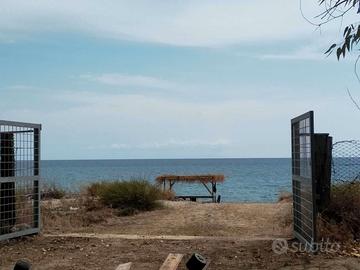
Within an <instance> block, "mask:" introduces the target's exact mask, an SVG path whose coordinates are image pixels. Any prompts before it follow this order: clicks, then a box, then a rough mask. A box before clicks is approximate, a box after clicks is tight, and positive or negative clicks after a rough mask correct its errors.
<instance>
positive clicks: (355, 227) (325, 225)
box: [319, 181, 360, 241]
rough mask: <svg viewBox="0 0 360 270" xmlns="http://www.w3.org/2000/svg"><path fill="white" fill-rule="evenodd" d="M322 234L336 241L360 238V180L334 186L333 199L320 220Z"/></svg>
mask: <svg viewBox="0 0 360 270" xmlns="http://www.w3.org/2000/svg"><path fill="white" fill-rule="evenodd" d="M319 231H320V234H321V236H323V237H326V238H331V239H334V240H336V241H348V240H359V239H360V182H359V181H353V182H347V183H341V184H337V185H335V186H333V188H332V190H331V200H330V204H329V206H328V207H327V209H326V210H325V211H324V212H323V213H321V216H320V220H319Z"/></svg>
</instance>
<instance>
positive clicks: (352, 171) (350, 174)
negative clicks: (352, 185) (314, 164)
mask: <svg viewBox="0 0 360 270" xmlns="http://www.w3.org/2000/svg"><path fill="white" fill-rule="evenodd" d="M332 157H333V160H332V163H333V164H332V174H331V178H332V181H333V182H353V181H360V141H356V140H349V141H340V142H336V143H334V144H333V149H332Z"/></svg>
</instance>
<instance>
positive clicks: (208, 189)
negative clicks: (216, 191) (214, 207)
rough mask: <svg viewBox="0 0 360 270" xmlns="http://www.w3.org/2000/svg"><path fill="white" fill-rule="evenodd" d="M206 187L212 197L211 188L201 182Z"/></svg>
mask: <svg viewBox="0 0 360 270" xmlns="http://www.w3.org/2000/svg"><path fill="white" fill-rule="evenodd" d="M201 183H202V184H203V185H204V187H205V188H206V189H207V191H209V193H210V195H211V196H212V191H211V190H210V188H209V187H208V186H207V185H206V184H205V183H204V182H201Z"/></svg>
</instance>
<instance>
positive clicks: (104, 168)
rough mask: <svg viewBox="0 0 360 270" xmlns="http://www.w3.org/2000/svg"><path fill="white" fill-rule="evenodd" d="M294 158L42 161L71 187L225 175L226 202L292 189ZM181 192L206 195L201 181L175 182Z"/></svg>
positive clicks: (48, 174)
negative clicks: (138, 179)
mask: <svg viewBox="0 0 360 270" xmlns="http://www.w3.org/2000/svg"><path fill="white" fill-rule="evenodd" d="M290 163H291V159H275V158H273V159H167V160H165V159H157V160H155V159H146V160H68V161H67V160H63V161H42V178H43V180H44V181H48V182H55V183H57V184H58V185H61V186H62V187H64V188H66V189H70V190H74V189H78V188H79V187H80V186H81V185H84V184H86V183H88V182H91V181H96V180H113V179H131V178H136V177H141V178H146V179H148V180H149V181H154V179H155V178H156V176H158V175H161V174H209V173H214V174H224V175H225V177H226V178H225V182H224V183H223V184H220V185H218V193H219V194H221V197H222V200H223V201H228V202H229V201H231V202H240V201H241V202H245V201H247V202H271V201H276V199H277V196H278V194H279V192H280V191H283V190H291V174H290V173H291V171H290V169H291V168H290V165H291V164H290ZM174 188H175V191H176V193H177V194H179V195H181V194H186V195H187V194H194V195H195V194H197V195H199V194H204V195H207V194H206V190H205V189H204V187H203V186H202V185H199V184H193V185H189V184H175V186H174Z"/></svg>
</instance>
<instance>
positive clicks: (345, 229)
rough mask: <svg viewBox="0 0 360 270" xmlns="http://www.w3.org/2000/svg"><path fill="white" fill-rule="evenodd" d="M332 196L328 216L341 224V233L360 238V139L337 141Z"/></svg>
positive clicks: (334, 150) (333, 165)
mask: <svg viewBox="0 0 360 270" xmlns="http://www.w3.org/2000/svg"><path fill="white" fill-rule="evenodd" d="M332 155H333V162H332V163H333V164H332V185H331V193H330V196H331V199H330V205H329V207H328V216H329V217H330V218H331V220H333V221H336V222H337V224H340V225H339V228H340V227H341V231H342V232H341V233H340V234H341V235H348V236H349V237H350V238H352V239H360V141H355V140H351V141H341V142H337V143H335V144H334V145H333V152H332Z"/></svg>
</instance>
